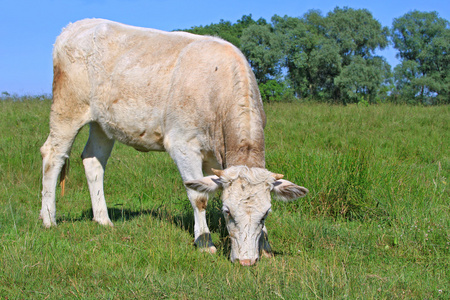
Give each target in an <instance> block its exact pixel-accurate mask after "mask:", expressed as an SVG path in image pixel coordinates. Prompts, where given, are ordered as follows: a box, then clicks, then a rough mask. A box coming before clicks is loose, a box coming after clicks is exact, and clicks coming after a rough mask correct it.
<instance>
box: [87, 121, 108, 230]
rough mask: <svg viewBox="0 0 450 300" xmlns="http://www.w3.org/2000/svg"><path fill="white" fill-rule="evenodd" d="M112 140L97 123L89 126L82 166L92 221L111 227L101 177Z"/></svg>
mask: <svg viewBox="0 0 450 300" xmlns="http://www.w3.org/2000/svg"><path fill="white" fill-rule="evenodd" d="M113 146H114V140H112V139H109V138H108V137H107V136H106V134H105V133H104V131H103V130H102V129H101V127H100V126H99V125H98V124H97V123H91V124H90V130H89V139H88V142H87V144H86V147H85V148H84V151H83V154H82V155H81V157H82V159H83V165H84V169H85V172H86V178H87V182H88V185H89V193H90V195H91V202H92V211H93V214H94V221H96V222H98V223H99V224H102V225H109V226H112V225H113V224H112V222H111V220H110V219H109V216H108V209H107V207H106V201H105V195H104V192H103V175H104V173H105V167H106V163H107V161H108V158H109V156H110V155H111V150H112V148H113Z"/></svg>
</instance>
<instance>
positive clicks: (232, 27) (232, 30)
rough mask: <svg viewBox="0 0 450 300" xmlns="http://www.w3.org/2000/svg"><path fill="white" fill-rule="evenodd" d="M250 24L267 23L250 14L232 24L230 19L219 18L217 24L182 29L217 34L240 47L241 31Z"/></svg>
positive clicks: (201, 33) (197, 32) (263, 24)
mask: <svg viewBox="0 0 450 300" xmlns="http://www.w3.org/2000/svg"><path fill="white" fill-rule="evenodd" d="M252 25H260V26H265V25H267V22H266V20H264V19H263V18H260V19H258V20H256V21H255V20H253V19H252V15H251V14H250V15H244V16H242V19H240V20H238V21H237V22H236V23H234V24H232V23H231V22H230V21H224V20H220V22H219V23H218V24H210V25H206V26H195V27H192V28H191V29H184V30H183V31H187V32H190V33H194V34H199V35H209V36H218V37H220V38H222V39H224V40H226V41H228V42H230V43H232V44H234V45H235V46H236V47H238V48H240V46H241V36H242V34H243V31H244V30H245V29H246V28H247V27H249V26H252Z"/></svg>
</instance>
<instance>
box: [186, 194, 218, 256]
mask: <svg viewBox="0 0 450 300" xmlns="http://www.w3.org/2000/svg"><path fill="white" fill-rule="evenodd" d="M187 193H188V197H189V200H190V201H191V205H192V208H193V210H194V222H195V223H194V237H195V240H194V243H195V245H196V246H197V248H198V249H199V250H200V251H207V252H210V253H215V252H216V247H215V246H214V244H213V242H212V239H211V233H210V231H209V228H208V224H207V223H206V206H207V204H208V194H205V193H199V192H196V191H194V190H191V189H187Z"/></svg>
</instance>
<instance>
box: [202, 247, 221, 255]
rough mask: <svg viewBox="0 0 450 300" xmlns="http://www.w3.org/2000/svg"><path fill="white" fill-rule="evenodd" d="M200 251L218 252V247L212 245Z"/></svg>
mask: <svg viewBox="0 0 450 300" xmlns="http://www.w3.org/2000/svg"><path fill="white" fill-rule="evenodd" d="M199 251H200V252H206V253H211V254H214V253H216V252H217V249H216V247H215V246H212V247H206V248H200V249H199Z"/></svg>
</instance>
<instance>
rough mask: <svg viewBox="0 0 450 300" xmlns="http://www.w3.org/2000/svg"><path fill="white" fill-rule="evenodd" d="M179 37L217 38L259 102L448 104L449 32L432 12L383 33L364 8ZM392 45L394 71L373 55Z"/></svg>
mask: <svg viewBox="0 0 450 300" xmlns="http://www.w3.org/2000/svg"><path fill="white" fill-rule="evenodd" d="M183 31H187V32H191V33H195V34H201V35H212V36H219V37H221V38H223V39H225V40H227V41H229V42H231V43H233V44H234V45H235V46H237V47H238V48H239V49H241V51H242V52H243V53H244V54H245V56H246V57H247V59H248V61H249V63H250V65H251V67H252V69H253V71H254V73H255V76H256V79H257V81H258V84H259V87H260V90H261V96H262V98H263V100H264V101H267V102H273V101H292V100H293V99H308V100H315V101H322V102H330V101H331V102H334V103H342V104H347V103H361V102H362V103H380V102H387V101H390V102H396V103H402V102H407V103H420V104H449V103H450V76H449V75H450V56H449V48H450V26H449V21H447V20H445V19H443V18H441V17H439V15H438V13H437V12H420V11H411V12H409V13H407V14H405V15H403V16H401V17H399V18H396V19H394V20H393V23H392V27H391V28H388V27H385V26H382V25H381V24H380V22H379V21H378V20H376V19H375V18H374V17H373V16H372V14H371V13H370V12H369V11H368V10H367V9H353V8H348V7H344V8H339V7H336V8H335V9H334V10H333V11H330V12H328V13H327V14H326V15H323V14H322V13H321V12H320V11H318V10H310V11H308V12H307V13H305V14H304V15H303V16H302V17H289V16H284V17H281V16H278V15H274V16H273V17H272V18H271V20H270V22H268V21H267V20H265V19H263V18H260V19H258V20H254V19H253V18H252V15H244V16H243V17H242V18H241V19H240V20H238V21H236V22H235V23H231V22H230V21H224V20H221V21H220V22H219V23H217V24H210V25H206V26H195V27H192V28H190V29H184V30H183ZM389 45H392V46H393V47H394V48H395V49H396V50H397V51H398V53H397V57H398V58H399V60H400V63H399V64H398V65H397V66H395V68H394V69H392V67H391V66H390V65H389V63H388V62H387V61H386V59H385V58H384V57H382V56H380V55H377V51H379V50H383V49H385V48H386V47H387V46H389Z"/></svg>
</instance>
